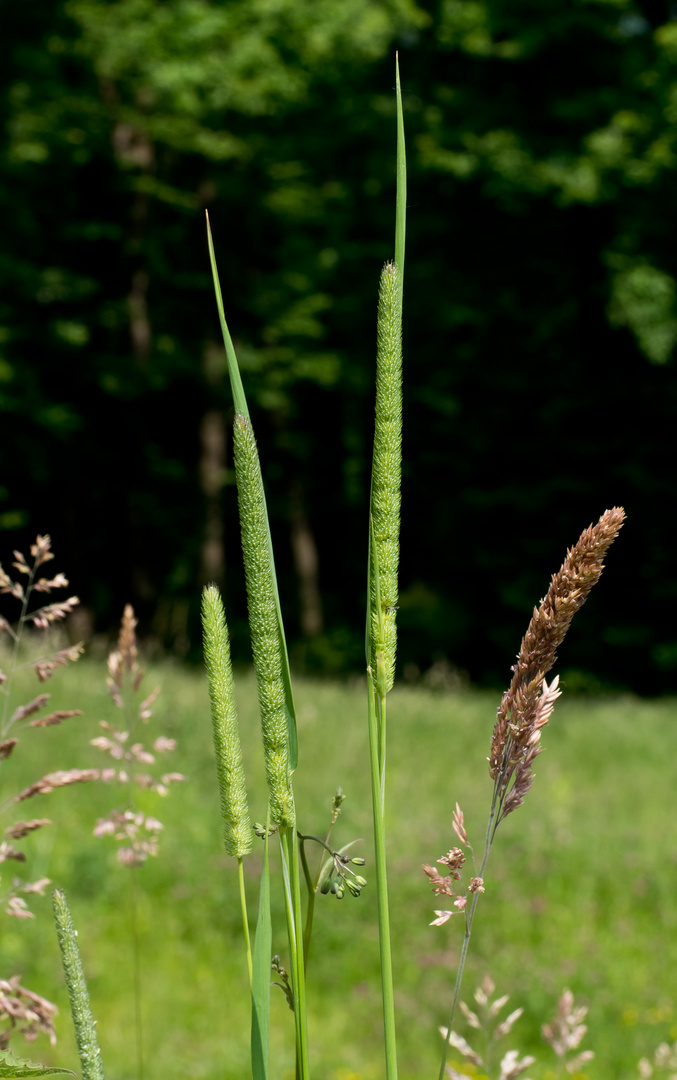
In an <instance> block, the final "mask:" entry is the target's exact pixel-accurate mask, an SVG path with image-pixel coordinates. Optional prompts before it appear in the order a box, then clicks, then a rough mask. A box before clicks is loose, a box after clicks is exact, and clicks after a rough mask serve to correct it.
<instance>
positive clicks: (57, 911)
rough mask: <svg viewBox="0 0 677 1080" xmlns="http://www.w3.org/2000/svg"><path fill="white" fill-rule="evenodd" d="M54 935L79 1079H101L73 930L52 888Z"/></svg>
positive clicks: (64, 905) (65, 906)
mask: <svg viewBox="0 0 677 1080" xmlns="http://www.w3.org/2000/svg"><path fill="white" fill-rule="evenodd" d="M52 906H53V909H54V920H55V922H56V932H57V936H58V938H59V945H60V947H61V958H62V961H63V971H64V977H65V979H66V986H67V987H68V997H69V999H70V1005H71V1014H72V1017H73V1027H74V1028H75V1039H76V1042H77V1044H78V1053H79V1055H80V1063H81V1065H82V1078H83V1080H103V1065H102V1063H101V1051H100V1050H99V1044H98V1042H97V1038H96V1024H95V1021H94V1017H93V1016H92V1010H91V1008H90V1005H89V993H88V991H87V983H86V981H85V973H84V971H83V970H82V961H81V959H80V950H79V949H78V941H77V931H76V930H75V928H74V927H73V920H72V918H71V913H70V909H69V907H68V902H67V900H66V896H65V893H63V892H60V891H59V890H57V889H55V890H54V893H53V895H52Z"/></svg>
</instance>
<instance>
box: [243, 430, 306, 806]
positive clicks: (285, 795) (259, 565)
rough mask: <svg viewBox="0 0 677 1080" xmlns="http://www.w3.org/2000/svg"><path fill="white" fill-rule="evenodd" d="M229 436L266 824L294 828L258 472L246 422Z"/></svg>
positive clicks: (272, 582)
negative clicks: (255, 688)
mask: <svg viewBox="0 0 677 1080" xmlns="http://www.w3.org/2000/svg"><path fill="white" fill-rule="evenodd" d="M233 434H234V447H235V478H236V481H237V495H238V504H239V508H240V531H241V534H242V551H243V555H244V567H245V577H246V581H247V600H248V604H249V628H250V633H251V640H252V652H253V654H254V666H255V668H256V681H257V685H258V692H259V708H260V711H261V729H262V732H263V751H264V757H265V762H266V776H267V779H268V794H269V798H270V820H271V822H272V823H273V824H275V825H283V826H290V827H291V826H292V825H293V824H294V822H295V810H294V794H293V790H292V784H291V773H290V763H289V732H288V716H287V703H286V692H285V683H284V677H283V663H284V661H283V656H282V643H281V641H280V630H279V625H278V620H277V594H276V588H275V579H274V571H273V562H272V551H271V546H270V539H269V534H268V523H267V516H266V503H265V496H264V492H263V480H262V478H261V466H260V464H259V455H258V451H257V449H256V440H255V438H254V432H253V430H252V425H251V421H250V420H249V418H248V417H246V416H242V415H240V414H237V415H236V417H235V423H234V427H233Z"/></svg>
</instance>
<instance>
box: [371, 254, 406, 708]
mask: <svg viewBox="0 0 677 1080" xmlns="http://www.w3.org/2000/svg"><path fill="white" fill-rule="evenodd" d="M401 473H402V302H401V296H400V287H399V271H398V269H397V266H396V265H395V263H386V265H385V266H384V267H383V271H382V273H381V283H380V288H379V304H378V322H377V355H376V425H375V430H374V460H373V467H372V480H371V517H372V522H373V538H374V544H375V549H376V550H375V555H376V559H377V567H378V582H379V591H380V604H379V598H378V597H377V595H376V584H375V583H376V575H375V574H374V573H373V572H372V573H371V574H370V619H369V622H370V625H369V633H370V657H369V663H370V665H371V670H372V674H373V677H374V680H375V682H376V685H377V688H378V690H379V692H380V693H381V692H383V693H387V692H388V691H389V690H390V689H392V685H393V681H394V678H395V654H396V650H397V627H396V620H395V617H396V611H397V595H398V593H397V569H398V563H399V557H400V540H399V536H400V480H401Z"/></svg>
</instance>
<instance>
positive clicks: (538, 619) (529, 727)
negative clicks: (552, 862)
mask: <svg viewBox="0 0 677 1080" xmlns="http://www.w3.org/2000/svg"><path fill="white" fill-rule="evenodd" d="M624 520H625V511H624V510H623V508H622V507H614V508H613V509H612V510H607V511H605V513H604V514H602V516H601V518H600V519H599V521H598V522H597V524H596V525H591V526H589V527H588V528H587V529H585V530H584V532H583V533H582V534H581V536H580V538H579V540H578V542H577V543H576V544H575V546H574V547H573V548H571V550H570V551H568V552H567V555H566V558H565V560H564V562H563V564H562V566H561V568H560V569H559V570H558V572H557V573H556V574H555V575H554V576H553V578H552V581H551V582H550V588H549V589H548V591H547V593H546V595H545V598H544V599H543V600H542V601H541V604H540V606H539V607H538V608H535V609H534V613H533V616H532V619H531V622H530V623H529V627H528V629H527V632H526V634H525V635H524V638H523V640H522V646H521V648H520V651H519V655H518V658H517V663H516V664H515V666H514V668H513V673H514V674H513V677H512V681H511V683H510V687H509V689H508V690H507V691H506V692H505V694H504V695H503V700H502V701H501V704H500V706H499V709H498V714H497V719H496V726H495V727H494V733H493V737H492V742H491V753H490V756H489V774H490V776H491V778H492V780H494V782H495V784H496V785H497V794H498V800H499V813H498V816H497V824H498V821H500V820H502V818H504V817H506V816H507V815H508V814H509V813H511V812H512V811H513V810H515V809H516V808H517V807H518V806H520V805H521V803H522V802H523V801H524V796H525V794H526V792H527V791H528V790H529V788H530V787H531V784H532V782H533V774H532V771H531V769H532V764H533V762H534V759H535V758H536V757H537V756H538V754H539V753H540V752H541V747H540V745H539V741H540V737H541V729H542V728H543V726H544V725H545V724H546V723H547V722H548V719H549V717H550V715H551V713H552V709H553V706H554V703H555V701H556V699H557V698H558V697H559V695H560V693H561V691H560V690H559V681H558V679H557V678H556V679H554V680H553V681H552V682H551V683H550V685H548V683H547V682H546V680H545V676H546V675H547V673H548V672H549V671H550V668H551V667H552V666H553V664H554V663H555V660H556V659H557V649H558V648H559V646H560V645H561V644H562V642H563V641H564V637H565V635H566V632H567V630H568V629H569V626H570V624H571V620H572V618H573V617H574V615H575V614H576V612H577V611H578V610H579V608H581V607H582V606H583V604H584V603H585V601H586V599H587V597H588V595H589V593H590V590H591V589H592V587H593V586H594V585H595V584H596V583H597V582H598V581H599V579H600V576H601V574H602V570H603V569H604V562H603V560H604V556H605V555H606V553H607V551H608V549H609V547H610V546H611V544H612V543H613V541H614V540H615V539H616V537H617V536H618V533H619V530H620V528H621V526H622V525H623V521H624ZM513 778H514V785H513V787H512V790H510V792H509V794H508V789H509V788H510V784H511V781H512V780H513Z"/></svg>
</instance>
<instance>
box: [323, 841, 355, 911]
mask: <svg viewBox="0 0 677 1080" xmlns="http://www.w3.org/2000/svg"><path fill="white" fill-rule="evenodd" d="M351 863H352V865H353V866H364V859H360V858H356V859H351V858H349V857H348V856H347V855H341V854H339V852H337V851H336V852H334V865H333V867H332V870H331V871H330V872H329V873H327V876H326V877H325V878H324V881H323V882H322V886H321V888H320V892H322V893H324V895H325V896H326V895H327V894H328V893H331V894H332V895H333V896H335V897H336V899H337V900H342V899H343V897H344V896H345V891H346V889H347V890H348V892H349V893H350V894H351V896H359V895H360V893H361V892H362V889H363V888H364V886H365V885H366V884H367V880H366V878H363V877H361V876H360V875H359V874H356V873H355V871H354V870H351V869H350V864H351Z"/></svg>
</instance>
